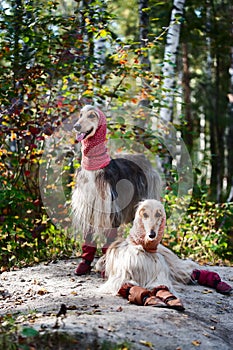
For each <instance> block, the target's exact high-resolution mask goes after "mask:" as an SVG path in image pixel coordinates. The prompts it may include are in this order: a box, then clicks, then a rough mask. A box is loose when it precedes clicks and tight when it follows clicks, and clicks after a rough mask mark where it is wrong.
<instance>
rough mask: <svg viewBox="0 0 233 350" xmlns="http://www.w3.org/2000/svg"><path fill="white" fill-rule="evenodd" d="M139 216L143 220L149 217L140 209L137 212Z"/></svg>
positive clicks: (144, 210)
mask: <svg viewBox="0 0 233 350" xmlns="http://www.w3.org/2000/svg"><path fill="white" fill-rule="evenodd" d="M139 216H140V217H141V218H144V219H147V218H148V217H149V215H148V214H147V212H146V209H145V208H142V209H140V210H139Z"/></svg>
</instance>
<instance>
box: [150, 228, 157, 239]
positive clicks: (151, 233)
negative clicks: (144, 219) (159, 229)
mask: <svg viewBox="0 0 233 350" xmlns="http://www.w3.org/2000/svg"><path fill="white" fill-rule="evenodd" d="M149 237H150V238H151V239H153V238H155V237H156V232H155V231H154V230H151V231H150V234H149Z"/></svg>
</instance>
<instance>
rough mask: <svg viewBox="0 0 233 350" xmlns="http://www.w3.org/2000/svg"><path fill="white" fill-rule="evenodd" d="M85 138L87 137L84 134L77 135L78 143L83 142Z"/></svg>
mask: <svg viewBox="0 0 233 350" xmlns="http://www.w3.org/2000/svg"><path fill="white" fill-rule="evenodd" d="M84 136H85V133H84V132H82V133H81V134H77V136H76V140H77V141H78V142H80V141H82V140H83V139H84Z"/></svg>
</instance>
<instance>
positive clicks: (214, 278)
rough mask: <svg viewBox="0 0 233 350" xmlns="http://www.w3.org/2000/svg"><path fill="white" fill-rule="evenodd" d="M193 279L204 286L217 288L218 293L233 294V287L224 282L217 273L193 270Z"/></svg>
mask: <svg viewBox="0 0 233 350" xmlns="http://www.w3.org/2000/svg"><path fill="white" fill-rule="evenodd" d="M191 278H192V280H194V281H197V282H198V283H199V284H200V285H202V286H206V287H211V288H215V289H216V291H217V292H218V293H221V294H230V293H231V292H232V287H231V286H230V285H229V284H227V283H226V282H222V281H221V278H220V276H219V274H218V273H217V272H212V271H208V270H193V273H192V275H191Z"/></svg>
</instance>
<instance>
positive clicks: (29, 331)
mask: <svg viewBox="0 0 233 350" xmlns="http://www.w3.org/2000/svg"><path fill="white" fill-rule="evenodd" d="M38 334H39V332H38V331H37V330H36V329H34V328H31V327H25V328H23V329H22V331H21V335H22V336H24V337H36V336H37V335H38Z"/></svg>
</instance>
